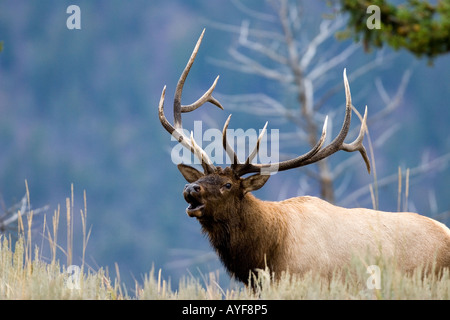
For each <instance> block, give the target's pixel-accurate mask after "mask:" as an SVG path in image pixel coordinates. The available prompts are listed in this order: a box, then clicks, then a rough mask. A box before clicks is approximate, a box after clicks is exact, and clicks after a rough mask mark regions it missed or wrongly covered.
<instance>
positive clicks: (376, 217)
mask: <svg viewBox="0 0 450 320" xmlns="http://www.w3.org/2000/svg"><path fill="white" fill-rule="evenodd" d="M245 198H246V199H245V200H244V201H243V203H244V205H245V206H246V207H247V208H241V210H244V211H246V212H245V213H241V214H240V216H241V217H242V218H244V219H245V220H246V221H241V223H240V224H239V227H237V228H236V229H231V230H230V236H231V238H230V240H231V247H240V246H246V248H247V250H244V251H245V252H244V255H239V256H235V258H236V259H237V260H242V259H246V260H252V261H253V262H254V264H255V265H254V266H253V268H264V267H265V263H267V266H268V267H269V268H270V269H271V271H273V272H275V274H278V275H279V274H280V273H281V272H282V271H285V270H289V271H290V272H292V273H300V274H303V273H304V272H307V271H310V270H313V271H315V272H320V273H321V274H322V275H324V276H330V275H331V274H332V273H333V272H334V271H335V270H338V269H339V268H342V267H344V266H345V265H347V264H348V263H349V262H350V259H351V258H352V255H357V256H358V255H359V256H361V257H366V256H367V254H370V255H371V256H383V257H384V258H392V259H394V261H396V263H397V266H398V267H399V268H400V269H402V270H404V271H412V270H414V269H415V268H417V267H419V266H425V267H426V266H431V265H432V264H433V263H434V262H435V263H436V265H435V266H436V268H437V270H441V269H442V268H443V267H450V230H449V229H448V228H447V227H446V226H445V225H443V224H441V223H439V222H437V221H435V220H433V219H430V218H427V217H424V216H421V215H418V214H415V213H410V212H383V211H376V210H370V209H362V208H358V209H345V208H341V207H337V206H334V205H332V204H330V203H328V202H326V201H323V200H321V199H319V198H315V197H309V196H306V197H296V198H291V199H288V200H284V201H281V202H268V201H262V200H259V199H257V198H255V197H254V196H252V195H251V194H247V195H246V196H245ZM242 226H244V227H242ZM252 238H253V239H252ZM250 239H252V240H250ZM213 245H214V244H213ZM238 251H240V250H238ZM241 254H242V253H241ZM219 255H220V253H219ZM236 263H239V262H237V261H236ZM233 264H234V263H233ZM243 272H244V273H243V274H241V275H240V276H241V277H245V276H247V277H248V271H247V273H246V274H245V271H243ZM242 280H243V279H242Z"/></svg>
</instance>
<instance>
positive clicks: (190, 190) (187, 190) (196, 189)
mask: <svg viewBox="0 0 450 320" xmlns="http://www.w3.org/2000/svg"><path fill="white" fill-rule="evenodd" d="M202 191H203V189H202V187H201V186H200V185H199V184H197V183H195V182H194V183H190V184H187V185H185V187H184V190H183V196H184V199H185V200H186V202H187V203H189V206H188V207H187V208H186V213H187V214H188V216H189V217H196V218H201V217H202V216H203V209H204V208H205V203H204V201H203V199H202Z"/></svg>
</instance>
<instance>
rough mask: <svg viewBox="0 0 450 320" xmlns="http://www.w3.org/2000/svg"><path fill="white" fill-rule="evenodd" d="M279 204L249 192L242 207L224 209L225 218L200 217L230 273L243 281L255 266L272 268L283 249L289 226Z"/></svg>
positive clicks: (204, 230)
mask: <svg viewBox="0 0 450 320" xmlns="http://www.w3.org/2000/svg"><path fill="white" fill-rule="evenodd" d="M278 206H279V203H278V202H270V201H264V200H260V199H258V198H256V197H255V196H254V195H253V194H251V193H250V192H249V193H247V194H245V195H244V196H243V199H242V201H240V202H239V206H237V207H226V208H225V209H224V210H228V211H229V212H226V214H224V215H223V216H224V217H226V218H224V219H220V220H216V219H214V218H205V219H199V222H200V224H201V226H202V231H203V233H204V234H205V235H206V236H207V237H208V238H209V241H210V243H211V245H212V246H213V247H214V249H215V250H216V252H217V254H218V255H219V257H220V258H221V260H222V262H223V264H224V265H225V267H226V268H227V270H228V272H229V273H231V274H232V275H234V276H235V277H236V278H237V279H239V280H240V281H243V282H247V280H248V277H249V271H253V270H254V269H255V268H261V269H264V268H265V267H269V268H270V269H271V268H273V267H274V266H271V261H272V260H273V259H272V258H273V257H274V256H275V255H276V254H277V253H278V252H283V248H282V246H283V245H284V244H285V243H286V241H285V235H286V234H287V229H288V226H287V224H286V219H283V217H282V216H280V211H279V210H278V209H277V207H278ZM216 210H221V208H216ZM216 216H217V215H216ZM221 216H222V215H221Z"/></svg>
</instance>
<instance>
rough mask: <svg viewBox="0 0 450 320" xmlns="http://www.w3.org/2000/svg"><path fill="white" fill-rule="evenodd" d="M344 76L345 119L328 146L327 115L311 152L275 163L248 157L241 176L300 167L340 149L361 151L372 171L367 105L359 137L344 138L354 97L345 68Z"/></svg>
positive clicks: (368, 167) (241, 170)
mask: <svg viewBox="0 0 450 320" xmlns="http://www.w3.org/2000/svg"><path fill="white" fill-rule="evenodd" d="M343 78H344V87H345V99H346V107H345V119H344V123H343V124H342V128H341V131H340V132H339V134H338V135H337V136H336V138H334V140H333V141H332V142H331V143H330V144H329V145H328V146H326V147H325V148H323V149H321V148H322V145H323V143H324V141H325V136H326V128H327V122H328V117H326V118H325V122H324V126H323V129H322V136H321V138H320V139H319V141H318V142H317V143H316V145H315V146H314V147H313V148H312V149H311V150H310V151H309V152H307V153H305V154H304V155H301V156H299V157H297V158H295V159H290V160H286V161H282V162H279V163H273V164H250V163H249V162H250V161H251V160H250V161H248V159H247V161H246V163H245V164H243V165H239V167H238V174H239V175H240V176H242V175H244V174H247V173H251V172H262V169H264V170H265V172H266V173H270V172H276V171H283V170H288V169H293V168H298V167H302V166H305V165H308V164H311V163H314V162H317V161H320V160H322V159H324V158H326V157H328V156H330V155H332V154H333V153H335V152H337V151H339V150H344V151H347V152H353V151H359V152H360V153H361V156H362V157H363V159H364V162H365V163H366V167H367V171H369V173H370V161H369V158H368V156H367V152H366V149H365V148H364V146H363V144H362V141H363V139H364V134H365V132H366V131H367V106H366V110H365V112H364V117H363V119H362V120H361V129H360V131H359V135H358V137H357V138H356V139H355V140H354V141H353V142H352V143H344V140H345V138H346V136H347V134H348V131H349V128H350V122H351V115H352V98H351V93H350V86H349V84H348V79H347V73H346V69H344V73H343ZM257 152H258V146H257V147H256V149H255V150H254V151H253V152H252V154H251V156H252V157H251V158H253V157H254V156H255V155H256V153H257ZM253 153H254V154H253ZM249 158H250V157H249Z"/></svg>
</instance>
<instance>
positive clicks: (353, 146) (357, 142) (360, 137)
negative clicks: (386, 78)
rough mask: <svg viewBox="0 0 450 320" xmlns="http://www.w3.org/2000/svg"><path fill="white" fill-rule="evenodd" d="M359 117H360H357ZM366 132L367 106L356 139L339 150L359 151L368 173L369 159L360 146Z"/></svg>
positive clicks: (344, 144)
mask: <svg viewBox="0 0 450 320" xmlns="http://www.w3.org/2000/svg"><path fill="white" fill-rule="evenodd" d="M358 115H359V114H358ZM359 117H361V115H359ZM367 130H368V129H367V106H366V109H365V110H364V117H363V119H362V120H361V129H360V130H359V134H358V137H357V138H356V139H355V141H353V142H352V143H343V144H342V148H341V150H344V151H347V152H353V151H359V152H360V153H361V156H362V157H363V159H364V162H365V163H366V167H367V171H368V172H369V173H370V161H369V157H368V156H367V152H366V148H364V145H363V144H362V142H363V139H364V134H365V133H366V131H367Z"/></svg>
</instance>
